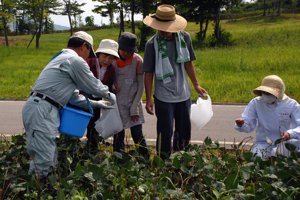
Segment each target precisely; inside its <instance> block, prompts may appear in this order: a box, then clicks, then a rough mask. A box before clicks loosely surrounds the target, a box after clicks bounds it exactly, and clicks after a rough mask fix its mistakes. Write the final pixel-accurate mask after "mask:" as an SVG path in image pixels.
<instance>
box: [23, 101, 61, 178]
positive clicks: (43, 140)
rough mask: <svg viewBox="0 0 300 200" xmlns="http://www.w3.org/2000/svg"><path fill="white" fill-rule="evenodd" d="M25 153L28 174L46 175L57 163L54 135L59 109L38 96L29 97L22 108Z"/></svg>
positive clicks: (41, 176) (58, 122) (58, 121)
mask: <svg viewBox="0 0 300 200" xmlns="http://www.w3.org/2000/svg"><path fill="white" fill-rule="evenodd" d="M22 119H23V125H24V128H25V131H26V137H27V144H26V149H27V153H28V154H29V155H30V156H31V158H32V160H31V161H30V167H29V172H28V173H29V174H30V173H32V172H35V174H36V175H38V174H39V178H43V177H46V176H47V175H48V174H49V173H50V172H52V169H51V168H52V167H53V168H55V167H56V164H57V146H56V136H57V132H58V128H59V125H60V118H59V110H58V109H57V108H56V107H55V106H52V105H51V104H50V103H48V102H47V101H45V100H43V99H41V98H39V97H29V98H28V100H27V102H26V103H25V104H24V107H23V110H22Z"/></svg>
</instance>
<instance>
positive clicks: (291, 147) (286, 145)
mask: <svg viewBox="0 0 300 200" xmlns="http://www.w3.org/2000/svg"><path fill="white" fill-rule="evenodd" d="M284 145H285V147H286V148H287V149H288V150H289V151H292V152H293V151H295V150H296V148H297V146H296V145H294V144H291V143H285V144H284Z"/></svg>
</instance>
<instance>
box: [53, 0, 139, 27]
mask: <svg viewBox="0 0 300 200" xmlns="http://www.w3.org/2000/svg"><path fill="white" fill-rule="evenodd" d="M78 2H79V3H87V4H86V5H84V6H82V7H81V9H82V10H84V11H85V12H84V13H82V14H81V18H82V21H83V23H84V24H85V18H86V17H87V16H91V15H92V16H94V23H95V24H96V25H101V23H102V24H109V18H108V17H101V16H100V14H96V13H94V12H92V10H93V9H94V5H99V4H100V3H99V2H94V1H92V0H78ZM117 17H118V16H117V15H115V16H114V21H115V22H116V19H117ZM50 18H51V19H52V20H53V21H54V24H57V25H61V26H67V27H70V24H69V20H68V17H67V16H63V15H50ZM135 19H136V20H142V16H141V15H136V16H135Z"/></svg>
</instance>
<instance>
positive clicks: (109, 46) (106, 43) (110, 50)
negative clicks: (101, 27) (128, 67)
mask: <svg viewBox="0 0 300 200" xmlns="http://www.w3.org/2000/svg"><path fill="white" fill-rule="evenodd" d="M118 49H119V44H118V43H117V42H116V41H114V40H111V39H103V40H101V42H100V44H99V47H98V49H97V50H96V54H98V53H105V54H109V55H113V56H114V57H115V58H120V57H119V54H118Z"/></svg>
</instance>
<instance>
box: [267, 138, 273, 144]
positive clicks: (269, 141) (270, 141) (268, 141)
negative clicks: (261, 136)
mask: <svg viewBox="0 0 300 200" xmlns="http://www.w3.org/2000/svg"><path fill="white" fill-rule="evenodd" d="M266 142H267V143H268V144H270V145H274V144H273V142H272V140H270V139H269V138H268V137H267V138H266Z"/></svg>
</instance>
